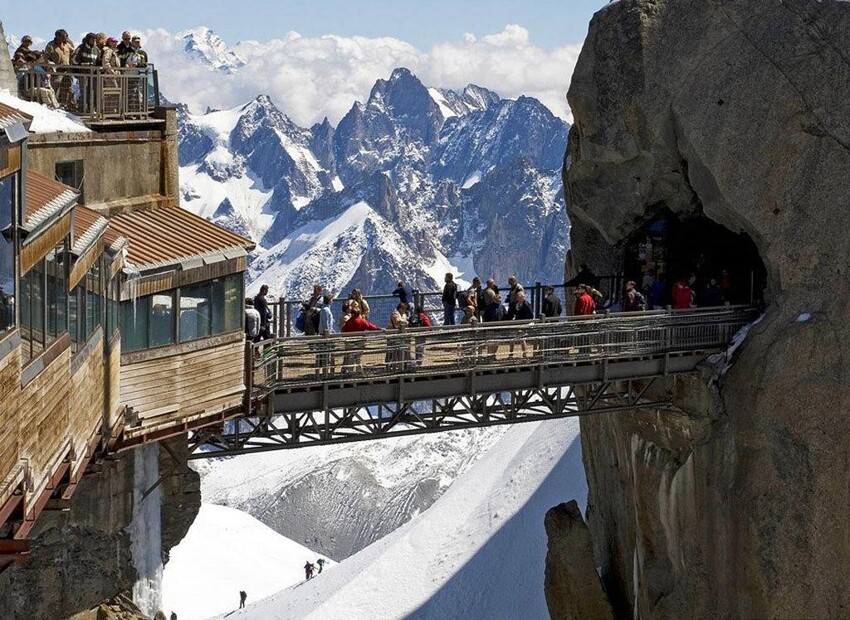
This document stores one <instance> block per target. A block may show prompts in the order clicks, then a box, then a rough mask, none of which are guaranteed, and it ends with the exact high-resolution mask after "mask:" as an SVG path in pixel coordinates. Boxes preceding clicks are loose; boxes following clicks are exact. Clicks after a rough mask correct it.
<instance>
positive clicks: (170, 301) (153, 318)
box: [148, 292, 174, 347]
mask: <svg viewBox="0 0 850 620" xmlns="http://www.w3.org/2000/svg"><path fill="white" fill-rule="evenodd" d="M167 344H174V293H173V292H169V293H164V294H159V295H151V298H150V339H149V345H148V346H150V347H162V346H165V345H167Z"/></svg>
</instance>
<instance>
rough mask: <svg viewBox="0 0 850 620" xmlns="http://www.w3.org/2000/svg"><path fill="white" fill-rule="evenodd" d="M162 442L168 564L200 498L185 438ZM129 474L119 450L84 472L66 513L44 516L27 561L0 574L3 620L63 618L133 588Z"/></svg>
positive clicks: (128, 462)
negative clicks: (172, 550)
mask: <svg viewBox="0 0 850 620" xmlns="http://www.w3.org/2000/svg"><path fill="white" fill-rule="evenodd" d="M164 443H167V444H168V448H167V449H162V450H160V451H159V475H160V476H162V482H161V485H160V488H161V489H162V493H161V504H160V518H161V538H162V543H161V544H162V549H163V555H164V556H166V557H163V561H166V560H167V553H168V550H170V549H171V548H172V547H173V546H175V545H176V544H177V543H179V542H180V540H181V539H182V538H183V536H185V534H186V532H187V531H188V530H189V526H190V525H191V523H192V521H193V520H194V518H195V516H196V515H197V513H198V510H199V508H200V503H201V502H200V499H201V494H200V480H199V477H198V474H197V473H196V472H194V471H193V470H191V469H189V468H188V466H187V465H186V456H187V451H188V450H187V446H186V440H185V438H177V439H174V440H168V441H166V442H164ZM175 457H176V463H175ZM134 477H135V471H134V459H133V453H131V452H130V453H122V454H121V455H119V457H118V458H115V459H109V460H106V461H103V462H102V463H100V464H97V465H95V466H90V467H89V472H88V473H87V474H86V475H85V476H84V477H83V479H82V480H81V482H80V484H79V486H78V487H77V490H76V492H75V493H74V495H73V497H72V499H71V505H70V509H69V510H68V511H67V512H44V513H42V514H41V516H40V517H39V519H38V521H37V522H36V526H35V528H34V530H33V540H32V551H31V553H30V554H29V556H28V558H27V561H26V562H25V563H24V564H22V565H21V566H17V567H12V568H10V569H8V570H6V571H5V572H4V573H3V574H2V575H0V601H3V605H4V608H3V609H4V611H3V613H0V617H3V618H14V619H16V620H17V619H20V620H24V619H30V618H33V619H35V618H39V619H40V618H65V617H68V616H71V615H73V614H75V613H80V612H83V611H85V610H92V609H93V608H94V607H95V606H98V605H100V604H101V603H102V601H104V600H107V599H113V598H114V597H119V598H120V595H122V594H125V593H126V594H129V593H130V592H131V591H132V589H133V585H134V583H135V582H136V580H137V577H138V574H137V572H136V569H135V567H134V562H133V557H132V541H131V534H130V533H129V532H128V529H127V527H128V525H129V524H130V522H131V520H132V519H133V487H134ZM116 600H117V599H116ZM101 611H102V610H96V611H94V612H91V611H90V613H96V614H100V613H101ZM97 617H98V618H100V617H102V616H101V615H98V616H97ZM106 617H110V616H106Z"/></svg>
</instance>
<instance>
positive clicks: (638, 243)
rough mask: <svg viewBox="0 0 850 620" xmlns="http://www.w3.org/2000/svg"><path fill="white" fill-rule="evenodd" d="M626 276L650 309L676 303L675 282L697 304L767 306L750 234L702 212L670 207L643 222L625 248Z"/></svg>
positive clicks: (763, 278)
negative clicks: (691, 213)
mask: <svg viewBox="0 0 850 620" xmlns="http://www.w3.org/2000/svg"><path fill="white" fill-rule="evenodd" d="M624 275H625V278H626V280H634V281H635V282H636V284H637V286H638V288H639V289H641V290H643V291H644V294H645V295H646V299H647V302H648V305H649V307H653V308H663V307H666V306H668V305H673V306H675V305H676V304H675V295H673V294H672V291H673V288H674V286H675V285H676V283H677V282H680V281H681V282H684V283H686V284H687V285H688V287H689V288H690V289H691V291H692V300H693V305H696V306H697V307H699V306H717V305H723V304H724V303H729V304H732V305H736V304H753V305H763V303H764V296H765V289H766V287H767V271H766V269H765V266H764V263H763V262H762V260H761V256H760V255H759V252H758V248H757V247H756V244H755V243H754V242H753V240H752V239H751V238H750V236H749V235H747V234H746V233H735V232H732V231H731V230H729V229H728V228H726V227H725V226H722V225H721V224H718V223H716V222H713V221H712V220H710V219H708V218H707V217H705V216H703V215H697V216H688V217H684V218H680V217H677V216H676V215H674V214H672V213H670V212H669V211H666V212H664V213H662V214H659V215H657V216H655V217H653V218H652V219H650V220H648V221H647V222H645V223H644V224H643V226H641V228H640V229H639V230H638V232H636V233H635V234H634V235H633V236H632V238H631V239H630V240H629V242H628V243H627V245H626V247H625V253H624Z"/></svg>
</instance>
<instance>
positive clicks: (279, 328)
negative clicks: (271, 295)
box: [274, 297, 286, 338]
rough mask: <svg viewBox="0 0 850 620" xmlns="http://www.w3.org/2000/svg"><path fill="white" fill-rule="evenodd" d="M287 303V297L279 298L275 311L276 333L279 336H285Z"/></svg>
mask: <svg viewBox="0 0 850 620" xmlns="http://www.w3.org/2000/svg"><path fill="white" fill-rule="evenodd" d="M285 303H286V297H278V298H277V309H276V311H275V313H274V318H275V322H276V325H275V332H274V333H275V334H276V335H277V337H278V338H280V337H282V336H283V305H284V304H285Z"/></svg>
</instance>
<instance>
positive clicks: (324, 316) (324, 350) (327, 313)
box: [316, 294, 336, 375]
mask: <svg viewBox="0 0 850 620" xmlns="http://www.w3.org/2000/svg"><path fill="white" fill-rule="evenodd" d="M332 303H333V296H332V295H327V294H326V295H325V296H324V297H323V298H322V307H321V308H320V309H319V335H320V336H323V337H324V338H327V337H328V336H330V335H331V334H334V333H336V329H334V315H333V312H332V311H331V304H332ZM319 347H320V350H319V355H318V356H317V357H316V374H320V373H321V374H325V375H326V374H328V373H330V374H333V369H334V355H333V347H334V343H333V341H331V340H326V341H324V342H322V343H320V344H319Z"/></svg>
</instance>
